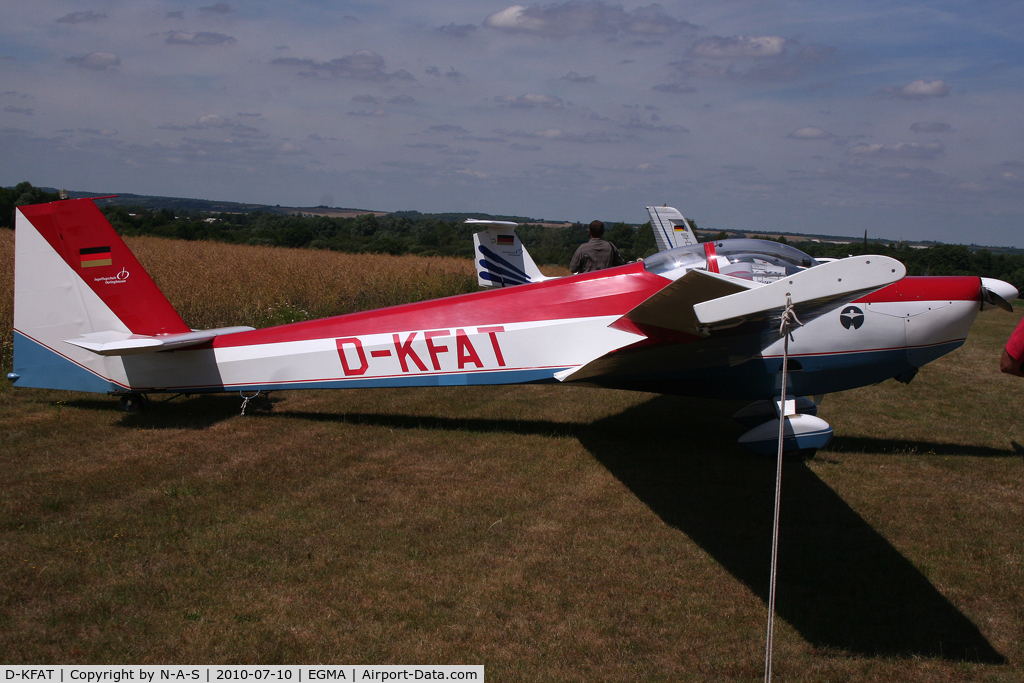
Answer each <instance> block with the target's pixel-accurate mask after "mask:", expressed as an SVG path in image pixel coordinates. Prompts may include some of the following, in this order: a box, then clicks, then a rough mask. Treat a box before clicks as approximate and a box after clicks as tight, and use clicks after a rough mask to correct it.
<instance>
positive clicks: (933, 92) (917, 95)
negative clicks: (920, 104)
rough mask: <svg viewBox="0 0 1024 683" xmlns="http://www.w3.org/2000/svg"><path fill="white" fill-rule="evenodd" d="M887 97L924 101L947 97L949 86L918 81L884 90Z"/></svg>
mask: <svg viewBox="0 0 1024 683" xmlns="http://www.w3.org/2000/svg"><path fill="white" fill-rule="evenodd" d="M882 93H883V94H885V95H891V96H893V97H904V98H907V99H923V98H925V97H945V96H946V95H948V94H949V86H948V85H946V82H945V81H941V80H939V81H924V80H916V81H913V82H911V83H907V84H906V85H902V86H895V85H894V86H890V87H888V88H885V89H884V90H882Z"/></svg>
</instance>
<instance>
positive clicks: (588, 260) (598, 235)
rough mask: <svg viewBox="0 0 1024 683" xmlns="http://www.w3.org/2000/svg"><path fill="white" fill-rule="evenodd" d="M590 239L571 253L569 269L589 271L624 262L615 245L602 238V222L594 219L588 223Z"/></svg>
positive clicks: (575, 271)
mask: <svg viewBox="0 0 1024 683" xmlns="http://www.w3.org/2000/svg"><path fill="white" fill-rule="evenodd" d="M589 232H590V241H589V242H584V243H583V244H581V245H580V246H579V248H578V249H577V250H576V253H575V254H573V255H572V261H570V262H569V270H571V271H572V272H573V273H590V272H592V271H595V270H601V269H602V268H611V267H612V266H621V265H623V264H624V263H625V261H623V260H622V257H621V256H620V255H619V250H618V249H616V248H615V245H614V244H612V243H611V242H609V241H608V240H606V239H604V223H602V222H601V221H594V222H592V223H591V224H590V227H589Z"/></svg>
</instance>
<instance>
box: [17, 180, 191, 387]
mask: <svg viewBox="0 0 1024 683" xmlns="http://www.w3.org/2000/svg"><path fill="white" fill-rule="evenodd" d="M15 231H16V232H15V248H14V251H15V257H14V372H13V373H12V379H14V383H15V386H27V387H41V388H48V389H73V390H78V391H93V392H108V391H117V390H121V389H125V388H128V385H127V379H126V377H125V373H124V368H123V365H122V364H121V362H120V359H119V358H108V357H105V356H102V355H97V354H96V353H94V352H90V351H89V350H87V349H83V348H79V347H76V346H75V345H73V344H69V343H67V340H70V339H81V338H86V339H88V338H90V335H91V336H93V337H95V336H97V335H107V337H108V338H109V337H110V336H111V335H113V336H116V337H118V338H122V339H127V338H131V337H135V336H136V335H146V336H156V335H180V334H182V333H188V332H190V330H189V327H188V326H187V325H186V324H185V323H184V321H183V320H182V319H181V316H179V315H178V314H177V312H176V311H175V310H174V308H173V307H172V306H171V304H170V302H168V301H167V299H166V297H164V295H163V294H162V293H161V292H160V290H159V289H158V288H157V286H156V284H155V283H154V282H153V280H152V278H150V276H149V274H148V273H146V271H145V270H144V269H143V267H142V264H140V263H139V261H138V260H137V259H136V258H135V256H134V255H133V254H132V253H131V251H129V249H128V247H127V245H125V243H124V241H122V240H121V238H120V237H119V236H118V234H117V233H116V232H115V231H114V229H113V228H112V227H111V225H110V223H108V222H107V220H106V218H105V217H104V216H103V214H102V213H101V212H100V210H99V209H97V208H96V205H95V204H94V203H93V202H92V200H91V199H69V200H64V201H59V202H52V203H50V204H37V205H32V206H22V207H18V209H17V211H16V215H15Z"/></svg>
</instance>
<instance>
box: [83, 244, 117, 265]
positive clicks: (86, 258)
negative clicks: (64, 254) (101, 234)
mask: <svg viewBox="0 0 1024 683" xmlns="http://www.w3.org/2000/svg"><path fill="white" fill-rule="evenodd" d="M78 255H79V257H81V259H82V267H83V268H94V267H96V266H109V265H113V263H114V262H113V261H112V260H111V258H110V247H90V248H88V249H79V250H78Z"/></svg>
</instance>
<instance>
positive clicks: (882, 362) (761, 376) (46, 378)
mask: <svg viewBox="0 0 1024 683" xmlns="http://www.w3.org/2000/svg"><path fill="white" fill-rule="evenodd" d="M961 344H963V342H962V341H955V342H949V343H945V344H937V345H934V346H929V347H921V348H915V349H909V350H908V349H893V350H884V351H866V352H858V353H834V354H822V355H804V356H795V357H791V358H790V361H789V362H790V367H789V375H788V380H787V388H786V393H788V394H794V395H798V396H807V395H816V394H827V393H832V392H835V391H845V390H847V389H853V388H856V387H860V386H865V385H868V384H875V383H878V382H881V381H884V380H886V379H889V378H892V377H898V376H900V375H905V374H907V373H910V372H912V371H913V370H915V369H916V368H918V367H920V366H922V365H924V364H925V363H928V362H931V361H933V360H935V359H936V358H939V357H941V356H943V355H945V354H947V353H949V352H950V351H953V350H954V349H956V348H957V347H959V346H960V345H961ZM564 369H565V368H557V367H556V368H542V369H523V370H502V371H497V372H471V373H460V374H424V375H403V376H398V377H377V378H366V379H345V380H324V381H307V382H282V383H253V384H246V385H235V386H204V387H187V386H182V387H166V388H159V389H154V388H150V387H133V388H132V389H126V388H124V387H121V386H118V385H117V384H114V383H112V382H110V381H108V380H106V379H103V378H102V377H99V376H97V375H96V374H94V373H92V372H90V371H89V370H87V369H85V368H83V367H81V366H79V365H77V364H75V363H73V362H71V361H70V360H68V359H67V358H64V357H63V356H61V355H60V354H58V353H55V352H54V351H51V350H50V349H48V348H46V347H45V346H42V345H41V344H39V343H37V342H35V341H33V340H31V339H29V338H28V337H25V336H24V335H22V334H19V333H17V332H15V333H14V373H13V374H15V375H17V376H18V377H17V379H15V381H14V386H17V387H35V388H41V389H66V390H70V391H84V392H92V393H103V394H106V393H128V392H129V391H137V392H142V393H162V392H173V393H217V392H226V391H232V392H233V391H258V390H259V391H282V390H289V389H359V388H377V387H439V386H482V385H496V384H541V383H554V382H557V380H555V378H554V374H555V373H557V372H559V371H560V370H564ZM781 370H782V359H781V358H761V357H757V358H753V359H751V360H749V361H746V362H744V363H740V364H738V365H735V366H732V367H729V366H723V365H709V366H706V367H699V368H686V367H681V368H680V367H676V368H668V369H662V370H659V371H658V372H656V373H649V374H644V375H626V374H623V375H619V376H616V377H609V378H603V377H591V378H589V379H587V380H586V381H585V383H586V384H590V385H596V386H602V387H608V388H619V389H633V390H637V391H650V392H655V393H663V394H676V395H685V396H698V397H701V396H703V397H709V398H723V399H761V398H771V397H773V396H775V395H777V394H778V393H779V390H780V388H781V377H780V373H781Z"/></svg>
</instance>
